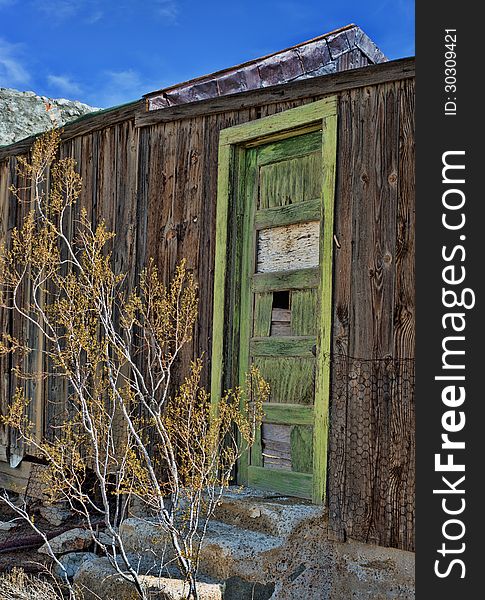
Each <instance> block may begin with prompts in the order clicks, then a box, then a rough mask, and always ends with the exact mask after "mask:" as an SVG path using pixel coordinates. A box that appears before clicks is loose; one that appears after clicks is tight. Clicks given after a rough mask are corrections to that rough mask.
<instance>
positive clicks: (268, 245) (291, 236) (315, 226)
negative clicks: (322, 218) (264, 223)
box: [256, 221, 320, 273]
mask: <svg viewBox="0 0 485 600" xmlns="http://www.w3.org/2000/svg"><path fill="white" fill-rule="evenodd" d="M319 241H320V222H319V221H311V222H310V223H296V224H294V225H285V226H283V227H273V228H271V229H261V230H260V231H259V235H258V241H257V255H256V270H257V272H258V273H274V272H275V271H288V270H290V269H311V268H313V267H318V264H319Z"/></svg>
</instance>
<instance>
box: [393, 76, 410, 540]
mask: <svg viewBox="0 0 485 600" xmlns="http://www.w3.org/2000/svg"><path fill="white" fill-rule="evenodd" d="M414 92H415V90H414V82H413V81H409V82H402V83H400V86H399V160H398V165H399V175H398V193H397V219H396V261H395V265H396V281H395V288H394V328H393V338H394V339H393V346H394V355H395V356H396V358H397V359H399V362H398V365H400V372H399V377H396V378H395V379H394V380H393V387H392V391H391V406H390V412H391V414H390V421H389V427H390V446H389V486H388V493H387V504H388V506H389V509H388V515H389V516H388V522H387V527H388V529H389V532H390V533H389V543H390V545H392V546H394V547H397V548H403V549H406V550H411V551H413V550H414V549H415V540H414V525H415V523H414V514H415V493H414V484H415V480H416V478H415V453H416V440H415V405H414V360H411V359H414V350H415V293H414V290H415V280H414V256H415V240H414V231H415V210H414V209H415V202H414V195H415V181H414V164H415V153H414V139H415V135H414Z"/></svg>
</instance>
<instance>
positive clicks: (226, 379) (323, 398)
mask: <svg viewBox="0 0 485 600" xmlns="http://www.w3.org/2000/svg"><path fill="white" fill-rule="evenodd" d="M312 130H313V131H315V130H321V131H322V169H323V184H322V198H323V204H322V216H321V235H320V256H321V257H322V258H321V261H320V270H321V273H320V275H321V277H320V281H321V288H320V301H321V307H322V310H320V319H321V322H320V326H319V333H318V347H319V354H318V356H317V372H316V381H315V404H314V421H313V424H314V457H313V490H312V498H313V502H314V503H316V504H321V503H324V502H325V483H326V472H327V444H328V425H329V391H330V360H329V356H330V343H331V314H332V311H331V305H332V263H333V260H332V251H333V213H334V196H335V169H336V149H337V99H336V97H335V96H331V97H328V98H325V99H323V100H319V101H317V102H313V103H311V104H307V105H304V106H301V107H298V108H293V109H289V110H287V111H284V112H282V113H278V114H275V115H271V116H269V117H264V118H262V119H259V120H257V121H252V122H250V123H244V124H242V125H236V126H234V127H230V128H228V129H224V130H222V131H221V132H220V140H219V162H218V183H217V216H216V257H215V274H214V318H213V342H212V373H211V397H212V401H213V403H215V404H217V402H218V399H219V398H220V395H221V393H222V390H223V387H224V388H226V387H232V386H234V385H238V384H239V382H240V379H239V364H242V365H245V364H246V363H247V362H248V359H249V357H248V356H239V360H238V358H237V357H238V353H239V328H241V329H242V330H243V334H244V328H248V327H249V319H248V318H242V319H241V318H240V313H241V312H244V311H246V310H247V307H244V306H241V305H240V302H239V300H240V298H239V296H238V293H237V282H238V281H240V277H241V275H242V273H241V264H240V263H241V253H242V246H243V240H242V239H241V231H242V230H243V227H244V224H243V223H242V220H243V219H244V218H246V219H249V218H250V216H249V215H248V214H247V212H246V214H244V211H243V208H244V203H243V202H241V201H240V196H241V194H240V191H242V187H241V186H243V185H244V177H243V171H244V165H245V160H244V157H245V151H246V149H247V148H250V147H254V146H258V145H261V144H266V143H268V142H272V141H277V140H280V139H284V138H287V137H291V136H294V135H296V134H298V133H303V132H305V131H312ZM238 188H241V189H240V190H239V189H238ZM229 232H230V233H231V234H232V235H231V238H230V239H229V235H228V234H229ZM228 242H229V246H228ZM228 261H231V262H232V263H233V264H232V267H231V280H230V283H231V286H230V287H229V289H226V284H227V281H226V276H227V265H228ZM227 311H230V312H231V313H232V315H233V319H232V328H231V330H230V331H229V330H228V329H227V326H226V323H227V322H230V320H228V319H226V315H227ZM241 337H243V335H242V336H241ZM225 357H226V358H227V360H226V361H224V359H225ZM247 465H248V457H247V456H243V457H242V458H241V461H240V465H239V468H240V471H241V475H242V482H244V480H245V473H247Z"/></svg>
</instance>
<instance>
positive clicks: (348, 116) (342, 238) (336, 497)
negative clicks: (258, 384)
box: [328, 92, 360, 541]
mask: <svg viewBox="0 0 485 600" xmlns="http://www.w3.org/2000/svg"><path fill="white" fill-rule="evenodd" d="M359 119H360V115H359V113H358V112H354V111H353V101H352V97H351V94H350V92H345V93H343V94H342V95H341V97H340V102H339V120H338V142H339V152H338V156H337V189H336V198H335V239H336V243H335V244H334V292H333V334H332V352H333V355H334V357H335V360H334V361H333V364H332V372H331V378H332V381H331V390H332V403H331V406H330V423H331V427H330V437H329V460H328V468H329V473H328V507H329V536H330V537H331V539H335V540H338V541H345V520H344V514H345V503H346V459H347V451H348V450H347V428H346V422H347V409H348V407H347V398H348V395H347V394H346V393H344V391H343V390H342V386H343V385H344V384H343V382H345V381H346V379H347V360H346V359H345V357H346V356H347V355H348V351H349V336H350V328H351V326H352V322H351V308H350V302H351V282H352V247H353V234H352V206H353V188H354V178H356V177H359V173H358V171H357V169H356V168H355V164H354V155H355V152H356V149H357V148H358V146H357V145H358V144H359V143H360V137H359V131H360V128H359V126H358V124H359V123H360V120H359ZM337 243H338V245H337Z"/></svg>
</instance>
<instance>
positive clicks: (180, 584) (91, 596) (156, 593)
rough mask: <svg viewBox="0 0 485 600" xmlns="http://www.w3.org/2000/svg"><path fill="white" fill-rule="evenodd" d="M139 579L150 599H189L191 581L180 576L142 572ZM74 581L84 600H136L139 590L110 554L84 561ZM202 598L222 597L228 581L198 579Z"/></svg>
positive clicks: (217, 599) (219, 598)
mask: <svg viewBox="0 0 485 600" xmlns="http://www.w3.org/2000/svg"><path fill="white" fill-rule="evenodd" d="M139 581H140V583H141V585H142V587H143V588H144V591H145V594H146V597H147V598H150V600H185V599H186V598H187V591H188V590H187V585H186V584H185V583H184V581H183V580H182V579H180V578H177V577H163V576H162V577H160V576H154V575H140V576H139ZM73 583H74V585H75V586H77V587H78V588H79V589H81V590H82V591H83V594H84V595H83V599H84V600H99V599H100V598H105V599H108V598H109V599H114V598H116V600H132V599H133V598H135V597H138V596H137V595H136V594H135V588H134V585H133V583H131V582H130V581H127V579H126V578H124V577H122V576H121V575H120V574H119V573H118V572H117V571H116V570H115V569H114V568H113V566H112V565H111V564H110V562H109V561H108V559H107V558H97V559H95V560H87V561H85V562H83V564H82V565H81V566H80V568H79V570H78V571H77V572H76V574H75V575H74V581H73ZM197 590H198V595H199V599H200V600H222V598H223V593H224V584H220V583H217V582H214V581H198V582H197Z"/></svg>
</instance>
